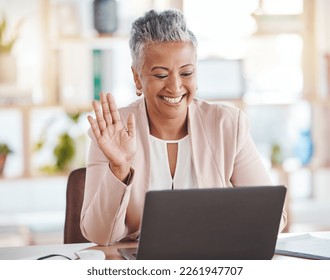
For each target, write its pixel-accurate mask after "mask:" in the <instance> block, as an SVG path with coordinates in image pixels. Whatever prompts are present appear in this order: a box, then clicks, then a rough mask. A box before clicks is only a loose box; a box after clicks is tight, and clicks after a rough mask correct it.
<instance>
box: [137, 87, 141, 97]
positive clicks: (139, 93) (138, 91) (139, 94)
mask: <svg viewBox="0 0 330 280" xmlns="http://www.w3.org/2000/svg"><path fill="white" fill-rule="evenodd" d="M136 95H137V96H141V95H142V88H141V89H136Z"/></svg>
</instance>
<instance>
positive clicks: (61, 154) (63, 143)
mask: <svg viewBox="0 0 330 280" xmlns="http://www.w3.org/2000/svg"><path fill="white" fill-rule="evenodd" d="M54 155H55V157H56V164H55V166H56V168H57V169H58V170H60V171H63V170H65V168H66V167H67V165H68V164H69V163H70V161H71V160H72V159H73V157H74V155H75V145H74V140H73V139H72V137H71V136H70V135H69V134H68V133H66V132H65V133H63V134H61V135H60V136H59V138H58V142H57V145H56V147H55V148H54Z"/></svg>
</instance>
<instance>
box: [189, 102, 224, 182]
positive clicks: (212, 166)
mask: <svg viewBox="0 0 330 280" xmlns="http://www.w3.org/2000/svg"><path fill="white" fill-rule="evenodd" d="M201 113H202V112H200V110H199V108H198V106H197V104H196V100H195V99H194V100H193V101H192V102H191V104H190V105H189V121H188V132H189V135H190V141H191V150H192V157H193V163H194V168H195V172H196V177H197V182H198V185H199V187H200V188H214V187H225V183H224V180H223V178H222V176H221V172H220V170H219V167H218V165H217V163H216V162H215V159H214V156H213V152H212V150H211V147H210V145H209V141H210V139H208V138H207V134H206V131H207V129H213V127H214V126H213V125H210V124H206V123H203V121H202V118H201ZM213 134H214V132H213Z"/></svg>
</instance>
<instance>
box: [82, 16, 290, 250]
mask: <svg viewBox="0 0 330 280" xmlns="http://www.w3.org/2000/svg"><path fill="white" fill-rule="evenodd" d="M129 46H130V50H131V55H132V72H133V78H134V82H135V85H136V93H137V95H138V96H140V95H143V98H140V99H138V100H137V101H136V102H135V103H133V104H131V105H129V106H128V107H125V108H121V109H117V106H116V103H115V100H114V98H113V96H112V95H111V94H107V95H105V94H103V93H101V94H100V99H101V100H100V101H101V105H99V104H98V103H97V102H96V101H94V102H93V108H94V111H95V115H96V119H93V118H92V117H91V116H89V117H88V120H89V122H90V125H91V130H90V131H89V135H90V137H91V139H92V142H91V146H90V151H89V159H88V164H87V174H86V186H85V197H84V202H83V207H82V212H81V231H82V233H83V235H84V236H85V237H86V238H87V239H88V240H90V241H92V242H95V243H97V244H100V245H108V244H111V243H113V242H116V241H120V240H134V239H136V238H137V237H138V236H139V230H140V223H141V218H142V212H143V211H142V210H143V206H144V197H145V194H146V192H147V191H148V190H160V189H179V188H211V187H222V188H225V187H234V186H254V185H270V184H272V182H271V180H270V178H269V175H268V174H267V171H266V169H265V167H264V166H263V164H262V161H261V159H260V157H259V155H258V152H257V150H256V147H255V145H254V143H253V141H252V139H251V136H250V134H249V124H248V120H247V117H246V115H245V114H244V113H243V112H242V111H241V110H239V109H237V108H233V107H229V106H225V105H220V104H209V103H207V102H205V101H202V100H199V99H197V98H195V94H196V90H197V81H196V80H197V79H196V72H197V54H196V49H197V40H196V38H195V36H194V34H193V33H192V32H191V31H190V30H188V29H187V27H186V23H185V20H184V17H183V15H182V13H181V12H179V11H176V10H167V11H163V12H156V11H154V10H151V11H149V12H147V13H146V14H145V15H144V16H143V17H141V18H139V19H137V20H136V21H135V22H134V23H133V25H132V29H131V37H130V42H129ZM285 220H286V218H285V212H284V211H283V217H282V221H281V226H280V228H281V229H282V228H283V227H284V225H285Z"/></svg>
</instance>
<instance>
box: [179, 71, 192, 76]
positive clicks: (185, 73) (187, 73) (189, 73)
mask: <svg viewBox="0 0 330 280" xmlns="http://www.w3.org/2000/svg"><path fill="white" fill-rule="evenodd" d="M193 73H194V72H184V73H182V74H181V76H183V77H190V76H191V75H192V74H193Z"/></svg>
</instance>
